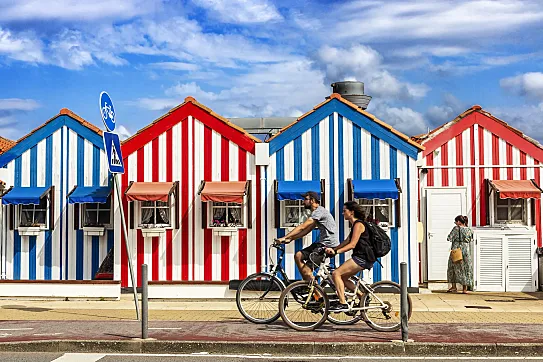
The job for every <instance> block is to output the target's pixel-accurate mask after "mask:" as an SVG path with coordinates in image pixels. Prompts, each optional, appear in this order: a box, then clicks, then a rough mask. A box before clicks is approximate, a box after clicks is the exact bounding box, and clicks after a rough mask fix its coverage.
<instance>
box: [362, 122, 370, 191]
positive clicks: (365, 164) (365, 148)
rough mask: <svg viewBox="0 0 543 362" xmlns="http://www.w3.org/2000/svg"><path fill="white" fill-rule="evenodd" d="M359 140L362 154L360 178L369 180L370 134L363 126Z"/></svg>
mask: <svg viewBox="0 0 543 362" xmlns="http://www.w3.org/2000/svg"><path fill="white" fill-rule="evenodd" d="M360 141H361V143H362V155H361V157H360V158H361V160H362V179H363V180H371V172H372V167H371V158H372V154H371V134H370V133H369V132H368V131H366V130H365V129H363V128H362V138H361V140H360Z"/></svg>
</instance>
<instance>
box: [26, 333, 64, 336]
mask: <svg viewBox="0 0 543 362" xmlns="http://www.w3.org/2000/svg"><path fill="white" fill-rule="evenodd" d="M61 334H63V333H61V332H57V333H34V334H33V336H59V335H61Z"/></svg>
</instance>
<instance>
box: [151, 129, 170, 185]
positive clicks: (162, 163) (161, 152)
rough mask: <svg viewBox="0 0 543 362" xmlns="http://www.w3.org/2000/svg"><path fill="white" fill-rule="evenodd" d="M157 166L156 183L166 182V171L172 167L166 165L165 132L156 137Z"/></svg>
mask: <svg viewBox="0 0 543 362" xmlns="http://www.w3.org/2000/svg"><path fill="white" fill-rule="evenodd" d="M153 166H156V165H153ZM158 166H159V167H158V181H160V182H166V170H167V168H169V167H172V165H166V132H164V133H162V134H161V135H160V136H159V137H158Z"/></svg>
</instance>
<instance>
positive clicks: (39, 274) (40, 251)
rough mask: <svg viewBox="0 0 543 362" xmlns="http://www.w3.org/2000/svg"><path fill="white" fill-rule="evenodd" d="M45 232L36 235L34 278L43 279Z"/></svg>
mask: <svg viewBox="0 0 543 362" xmlns="http://www.w3.org/2000/svg"><path fill="white" fill-rule="evenodd" d="M44 245H45V233H40V235H38V236H37V237H36V280H43V279H44V274H45V269H44V268H45V248H44Z"/></svg>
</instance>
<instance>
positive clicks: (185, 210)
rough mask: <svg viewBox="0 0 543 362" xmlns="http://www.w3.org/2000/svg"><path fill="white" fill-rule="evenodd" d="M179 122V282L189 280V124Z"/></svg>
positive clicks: (184, 121) (185, 121)
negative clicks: (180, 216)
mask: <svg viewBox="0 0 543 362" xmlns="http://www.w3.org/2000/svg"><path fill="white" fill-rule="evenodd" d="M188 122H189V121H188V119H184V120H183V121H182V122H181V140H182V141H181V147H182V151H181V195H182V196H181V215H182V219H181V280H188V279H189V166H190V165H189V123H188Z"/></svg>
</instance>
